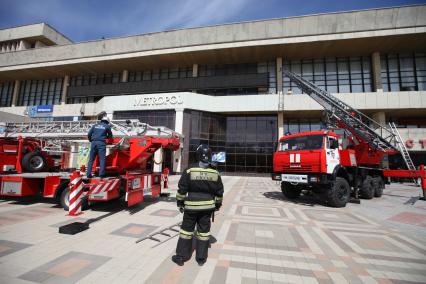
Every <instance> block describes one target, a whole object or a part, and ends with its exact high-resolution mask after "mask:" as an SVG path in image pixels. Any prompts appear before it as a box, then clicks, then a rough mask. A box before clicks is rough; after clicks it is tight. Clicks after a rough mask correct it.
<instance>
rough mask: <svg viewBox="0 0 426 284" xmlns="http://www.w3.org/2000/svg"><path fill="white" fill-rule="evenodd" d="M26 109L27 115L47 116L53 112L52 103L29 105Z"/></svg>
mask: <svg viewBox="0 0 426 284" xmlns="http://www.w3.org/2000/svg"><path fill="white" fill-rule="evenodd" d="M27 111H28V116H29V117H49V116H52V114H53V105H39V106H29V107H28V108H27Z"/></svg>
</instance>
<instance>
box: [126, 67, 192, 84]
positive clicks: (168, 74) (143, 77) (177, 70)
mask: <svg viewBox="0 0 426 284" xmlns="http://www.w3.org/2000/svg"><path fill="white" fill-rule="evenodd" d="M191 77H192V66H190V67H174V68H163V69H161V70H144V71H131V72H129V79H128V81H129V82H140V81H151V80H168V79H177V78H191Z"/></svg>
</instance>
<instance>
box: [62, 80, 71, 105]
mask: <svg viewBox="0 0 426 284" xmlns="http://www.w3.org/2000/svg"><path fill="white" fill-rule="evenodd" d="M69 84H70V76H68V75H65V77H64V81H63V82H62V96H61V104H62V105H64V104H66V102H67V94H68V86H69Z"/></svg>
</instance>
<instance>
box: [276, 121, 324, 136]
mask: <svg viewBox="0 0 426 284" xmlns="http://www.w3.org/2000/svg"><path fill="white" fill-rule="evenodd" d="M321 129H325V125H324V124H323V123H321V121H320V120H319V119H284V134H285V135H288V134H295V133H299V132H308V131H316V130H321Z"/></svg>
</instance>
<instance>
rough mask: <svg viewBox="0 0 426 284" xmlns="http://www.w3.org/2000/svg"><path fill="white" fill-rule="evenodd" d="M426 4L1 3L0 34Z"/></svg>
mask: <svg viewBox="0 0 426 284" xmlns="http://www.w3.org/2000/svg"><path fill="white" fill-rule="evenodd" d="M421 3H426V0H422V1H418V0H417V1H416V0H336V1H332V0H0V29H4V28H9V27H14V26H21V25H27V24H33V23H40V22H45V23H48V24H49V25H51V26H52V27H54V28H55V29H56V30H58V31H59V32H61V33H62V34H64V35H65V36H67V37H68V38H70V39H71V40H72V41H74V42H82V41H89V40H97V39H101V38H112V37H121V36H128V35H136V34H144V33H150V32H160V31H165V30H173V29H181V28H189V27H200V26H208V25H216V24H224V23H234V22H241V21H252V20H261V19H271V18H283V17H291V16H301V15H309V14H317V13H328V12H337V11H348V10H359V9H370V8H379V7H391V6H401V5H412V4H421Z"/></svg>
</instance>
